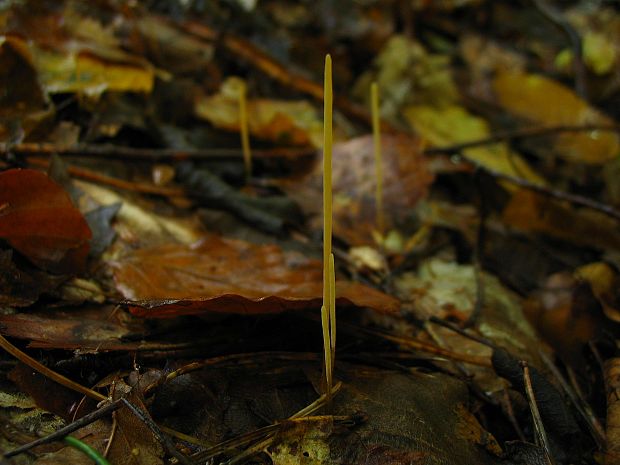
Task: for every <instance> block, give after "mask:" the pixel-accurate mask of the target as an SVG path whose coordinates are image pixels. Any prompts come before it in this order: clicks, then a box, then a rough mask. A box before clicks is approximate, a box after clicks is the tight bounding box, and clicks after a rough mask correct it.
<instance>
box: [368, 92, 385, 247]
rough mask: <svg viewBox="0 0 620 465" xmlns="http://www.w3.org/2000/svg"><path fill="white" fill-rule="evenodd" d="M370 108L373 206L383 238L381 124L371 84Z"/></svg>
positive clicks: (377, 100) (376, 95) (377, 93)
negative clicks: (373, 174)
mask: <svg viewBox="0 0 620 465" xmlns="http://www.w3.org/2000/svg"><path fill="white" fill-rule="evenodd" d="M370 107H371V111H372V135H373V142H374V152H375V177H376V178H377V187H376V190H375V205H376V208H377V230H378V231H379V235H380V236H381V237H383V234H384V233H385V231H384V228H385V217H384V214H383V158H382V156H381V122H380V118H379V86H377V83H376V82H373V83H372V85H371V86H370Z"/></svg>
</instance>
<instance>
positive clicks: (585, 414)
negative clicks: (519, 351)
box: [538, 350, 605, 450]
mask: <svg viewBox="0 0 620 465" xmlns="http://www.w3.org/2000/svg"><path fill="white" fill-rule="evenodd" d="M538 354H539V355H540V357H541V358H542V360H543V362H544V363H545V365H546V366H547V368H548V369H549V371H550V372H551V373H552V374H553V376H555V379H556V380H557V381H558V382H559V384H560V386H562V389H564V392H565V393H566V394H567V395H568V397H569V399H570V400H571V402H572V403H573V405H574V406H575V408H576V409H577V411H578V412H579V414H580V415H581V418H582V419H583V420H584V422H585V423H586V425H588V429H589V430H590V434H592V438H593V439H594V442H596V445H597V447H598V448H599V450H603V448H604V447H605V430H604V429H603V426H602V425H601V423H600V422H599V421H598V418H596V416H595V415H594V413H593V412H592V409H591V408H590V406H589V405H588V403H587V402H586V401H585V399H584V398H583V396H581V395H580V393H579V392H578V391H576V390H574V389H572V388H571V386H570V385H569V384H568V382H567V381H566V380H565V379H564V376H562V373H560V370H558V368H557V367H556V366H555V364H554V363H553V361H552V360H551V359H550V358H549V356H547V354H546V353H545V352H544V351H542V350H539V351H538Z"/></svg>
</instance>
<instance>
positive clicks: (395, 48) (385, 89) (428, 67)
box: [355, 35, 458, 118]
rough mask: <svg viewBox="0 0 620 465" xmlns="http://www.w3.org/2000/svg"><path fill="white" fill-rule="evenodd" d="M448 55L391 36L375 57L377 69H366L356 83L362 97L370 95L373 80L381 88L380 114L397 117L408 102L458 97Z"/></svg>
mask: <svg viewBox="0 0 620 465" xmlns="http://www.w3.org/2000/svg"><path fill="white" fill-rule="evenodd" d="M447 59H448V57H447V56H446V55H440V54H433V53H429V52H428V51H427V50H425V49H424V47H423V46H422V44H421V43H419V42H415V41H413V40H411V39H409V38H407V37H405V36H402V35H395V36H393V37H391V38H390V39H389V40H388V41H387V42H386V44H385V45H384V46H383V49H382V50H381V52H380V53H379V55H378V56H377V58H376V60H375V68H376V72H373V71H368V72H366V73H364V74H363V75H362V76H361V77H360V78H359V79H358V81H357V83H356V84H355V92H356V93H357V94H358V97H359V98H362V99H365V100H366V99H368V96H369V92H368V90H369V88H370V83H371V82H372V81H373V80H374V81H376V82H377V85H378V86H379V89H380V91H381V114H382V115H383V116H385V117H388V118H394V117H396V116H397V115H398V114H399V113H400V109H401V108H403V107H404V106H405V105H407V104H412V103H414V102H415V103H418V104H431V103H432V104H434V105H444V104H446V103H447V102H451V101H454V100H456V99H457V98H458V91H457V88H456V85H455V83H454V80H453V79H452V72H451V70H450V68H449V66H448V60H447Z"/></svg>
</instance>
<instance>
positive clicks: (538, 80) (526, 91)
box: [493, 71, 620, 165]
mask: <svg viewBox="0 0 620 465" xmlns="http://www.w3.org/2000/svg"><path fill="white" fill-rule="evenodd" d="M493 88H494V90H495V94H496V95H497V99H498V101H499V103H500V104H501V105H502V106H503V107H504V108H506V110H508V111H509V112H511V113H513V114H514V115H516V116H518V117H521V118H525V119H527V120H530V121H532V122H535V123H538V124H543V125H546V126H556V125H587V124H589V125H601V126H610V125H613V124H614V122H613V120H612V119H611V118H609V117H607V116H605V115H604V114H602V113H601V112H600V111H598V110H596V109H595V108H593V107H591V106H590V105H588V103H587V102H586V101H584V100H582V99H581V98H580V97H578V96H577V95H576V94H575V93H574V92H573V91H572V90H571V89H569V88H567V87H565V86H563V85H562V84H559V83H558V82H556V81H553V80H551V79H548V78H546V77H544V76H539V75H536V74H526V73H521V72H508V71H504V72H501V73H499V74H498V75H497V76H496V78H495V80H494V81H493ZM554 147H555V152H556V153H557V154H558V155H559V156H560V157H562V158H564V159H565V160H568V161H572V162H581V163H588V164H595V165H600V164H603V163H606V162H608V161H611V160H612V159H613V158H615V157H617V156H618V153H619V152H620V139H619V138H618V135H617V134H614V133H612V132H602V131H590V132H582V133H564V134H560V135H559V136H557V138H556V139H555V143H554Z"/></svg>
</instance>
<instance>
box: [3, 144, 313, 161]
mask: <svg viewBox="0 0 620 465" xmlns="http://www.w3.org/2000/svg"><path fill="white" fill-rule="evenodd" d="M8 150H9V147H7V146H6V144H0V153H1V154H4V155H6V154H7V153H8ZM10 150H11V153H14V154H18V155H26V156H28V155H30V156H33V155H34V156H36V155H48V156H49V155H53V154H57V155H60V156H62V157H72V158H106V159H113V160H128V159H129V160H138V161H149V162H164V161H165V162H180V161H185V160H210V161H226V160H237V159H238V160H239V161H241V160H242V159H243V153H242V151H241V150H240V149H225V148H205V149H191V150H178V149H168V148H164V149H162V148H148V149H145V148H133V147H122V146H118V145H92V144H83V145H77V146H73V147H61V146H57V145H54V144H49V143H32V142H25V143H21V144H17V145H13V146H11V147H10ZM315 154H316V149H314V148H312V147H286V148H274V149H263V150H260V149H258V150H256V149H254V150H252V156H253V158H262V159H283V160H289V161H292V160H299V159H301V158H313V157H314V155H315Z"/></svg>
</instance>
